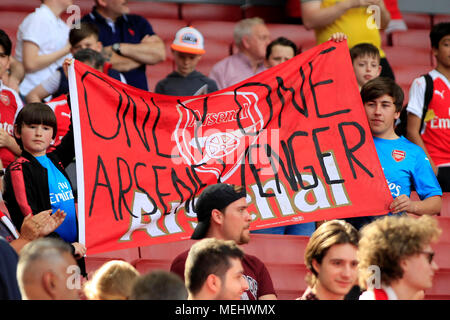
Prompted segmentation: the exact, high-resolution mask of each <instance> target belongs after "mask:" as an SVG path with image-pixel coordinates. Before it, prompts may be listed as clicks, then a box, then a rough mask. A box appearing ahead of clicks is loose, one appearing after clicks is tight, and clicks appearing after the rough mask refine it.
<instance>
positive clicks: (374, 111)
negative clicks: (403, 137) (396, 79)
mask: <svg viewBox="0 0 450 320" xmlns="http://www.w3.org/2000/svg"><path fill="white" fill-rule="evenodd" d="M364 108H365V109H366V116H367V120H368V121H369V126H370V131H371V132H372V135H373V136H374V137H378V138H383V139H392V138H394V137H396V135H395V131H394V122H395V120H397V119H398V118H399V117H400V112H399V111H396V109H395V104H394V98H392V97H391V96H389V95H387V94H385V95H382V96H381V97H379V98H377V99H375V100H372V101H367V102H365V103H364Z"/></svg>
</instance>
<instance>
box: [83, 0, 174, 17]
mask: <svg viewBox="0 0 450 320" xmlns="http://www.w3.org/2000/svg"><path fill="white" fill-rule="evenodd" d="M91 2H92V1H91ZM127 6H128V7H129V8H130V13H134V14H139V15H141V16H143V17H145V18H147V19H150V20H151V19H152V18H160V19H161V18H162V19H180V6H181V4H179V3H175V2H157V1H151V2H150V1H128V4H127Z"/></svg>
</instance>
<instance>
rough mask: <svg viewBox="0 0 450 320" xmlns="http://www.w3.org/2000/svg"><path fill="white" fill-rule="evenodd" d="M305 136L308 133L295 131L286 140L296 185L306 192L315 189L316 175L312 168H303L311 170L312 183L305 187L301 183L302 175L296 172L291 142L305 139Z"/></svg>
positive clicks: (317, 182) (316, 183)
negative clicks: (296, 181) (299, 138)
mask: <svg viewBox="0 0 450 320" xmlns="http://www.w3.org/2000/svg"><path fill="white" fill-rule="evenodd" d="M305 136H308V133H307V132H304V131H295V132H294V133H293V134H291V136H290V137H289V139H288V150H289V154H290V156H291V163H292V167H293V169H294V172H295V175H296V176H297V180H298V183H299V184H300V187H301V188H302V189H303V190H308V189H314V188H315V187H317V185H318V184H319V180H318V179H317V175H316V172H315V171H314V168H313V167H312V166H305V167H303V169H311V174H312V176H313V179H314V183H313V184H309V185H306V184H305V183H304V182H303V178H302V174H301V173H300V171H299V170H298V168H297V163H296V161H295V151H294V146H293V142H294V139H295V138H297V137H305Z"/></svg>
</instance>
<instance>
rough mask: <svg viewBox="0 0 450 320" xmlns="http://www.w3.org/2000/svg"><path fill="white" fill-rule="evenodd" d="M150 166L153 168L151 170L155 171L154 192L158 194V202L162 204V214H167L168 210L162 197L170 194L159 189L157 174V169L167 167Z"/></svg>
mask: <svg viewBox="0 0 450 320" xmlns="http://www.w3.org/2000/svg"><path fill="white" fill-rule="evenodd" d="M152 168H153V172H154V173H155V191H156V194H157V195H158V199H159V202H160V203H161V204H162V206H163V208H164V211H163V214H169V213H170V211H169V209H168V208H167V206H166V204H165V202H164V200H163V198H164V197H167V196H170V193H162V192H161V191H160V190H159V185H160V183H159V176H158V170H165V169H167V167H161V166H152Z"/></svg>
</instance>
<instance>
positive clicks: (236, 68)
mask: <svg viewBox="0 0 450 320" xmlns="http://www.w3.org/2000/svg"><path fill="white" fill-rule="evenodd" d="M266 69H267V68H266V67H265V66H264V63H261V64H259V65H258V66H257V68H256V71H254V70H253V67H252V64H251V61H250V59H249V58H248V57H247V56H246V55H245V54H243V53H241V52H238V53H235V54H233V55H231V56H229V57H226V58H225V59H223V60H221V61H219V62H218V63H216V64H215V65H214V66H213V67H212V69H211V72H210V74H209V77H210V78H211V79H213V80H214V81H216V83H217V87H218V88H219V90H222V89H224V88H228V87H229V86H232V85H234V84H236V83H239V82H241V81H243V80H245V79H248V78H250V77H253V76H254V75H256V74H258V73H260V72H262V71H264V70H266Z"/></svg>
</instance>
